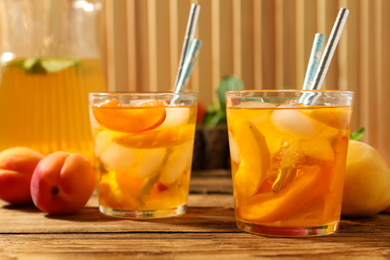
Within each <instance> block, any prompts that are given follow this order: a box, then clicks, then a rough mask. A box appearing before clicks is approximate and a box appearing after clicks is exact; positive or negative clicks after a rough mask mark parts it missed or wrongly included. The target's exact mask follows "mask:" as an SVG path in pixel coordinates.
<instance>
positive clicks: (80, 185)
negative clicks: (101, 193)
mask: <svg viewBox="0 0 390 260" xmlns="http://www.w3.org/2000/svg"><path fill="white" fill-rule="evenodd" d="M95 182H96V177H95V172H94V170H93V167H92V165H91V164H90V162H89V161H88V159H87V158H85V157H84V156H82V155H80V154H77V153H68V152H62V151H59V152H54V153H52V154H49V155H47V156H46V157H45V158H43V159H42V160H41V161H40V162H39V163H38V165H37V167H36V168H35V171H34V173H33V176H32V179H31V196H32V199H33V202H34V204H35V206H36V207H37V208H39V209H40V210H41V211H43V212H46V213H49V214H72V213H75V212H77V211H78V210H80V209H81V208H83V207H84V206H85V204H86V203H87V202H88V200H89V198H90V197H91V195H92V192H93V190H94V188H95Z"/></svg>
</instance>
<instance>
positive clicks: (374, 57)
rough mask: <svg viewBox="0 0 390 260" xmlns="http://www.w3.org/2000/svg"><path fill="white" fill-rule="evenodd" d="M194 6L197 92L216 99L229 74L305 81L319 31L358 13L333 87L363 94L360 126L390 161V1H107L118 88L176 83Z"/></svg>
mask: <svg viewBox="0 0 390 260" xmlns="http://www.w3.org/2000/svg"><path fill="white" fill-rule="evenodd" d="M191 3H196V4H199V5H201V11H200V16H199V22H198V30H197V33H196V38H199V39H201V40H202V41H203V47H202V50H201V53H200V55H199V58H198V61H197V63H196V67H195V68H194V71H193V74H192V77H191V80H190V88H191V90H192V91H195V92H199V93H200V99H201V100H202V101H203V103H204V104H206V106H207V105H209V104H211V103H212V102H213V100H215V99H216V88H217V86H218V82H219V80H220V79H221V78H222V77H224V76H227V75H235V76H237V77H240V78H241V79H242V80H243V82H244V85H245V89H282V88H291V89H299V88H301V87H302V84H303V80H304V76H305V71H306V67H307V64H308V60H309V55H310V51H311V46H312V43H313V39H314V35H315V33H323V34H325V35H326V36H327V39H328V38H329V36H330V33H331V30H332V27H333V24H334V22H335V19H336V17H337V14H338V11H339V9H340V8H341V7H345V8H348V9H349V10H350V14H349V17H348V20H347V23H346V26H345V28H344V31H343V34H342V36H341V38H340V42H339V44H338V47H337V49H336V52H335V55H334V56H333V59H332V62H331V65H330V68H329V71H328V73H327V76H326V79H325V82H324V85H323V86H322V88H323V89H328V90H331V89H340V90H351V91H354V92H355V103H354V111H353V120H352V122H353V123H352V131H354V130H357V129H358V128H360V127H365V129H366V135H365V137H364V138H363V141H365V142H367V143H369V144H370V145H372V146H374V147H375V148H377V149H379V150H380V152H381V153H382V154H383V155H384V157H385V158H386V159H387V161H390V148H389V146H390V134H389V133H388V132H389V128H390V120H389V118H390V102H389V100H388V99H389V98H390V86H389V85H390V48H389V46H390V28H389V26H390V15H389V13H390V1H389V0H127V1H118V0H106V1H105V7H106V9H105V16H104V20H105V21H104V27H105V37H104V39H103V42H102V46H103V48H102V49H103V50H104V57H103V58H104V64H105V67H106V72H107V83H108V88H109V90H112V91H114V90H115V91H166V90H170V89H172V86H173V84H174V81H175V79H176V73H177V67H178V62H179V59H180V54H181V47H182V42H183V39H184V34H185V30H186V25H187V19H188V14H189V10H190V6H191Z"/></svg>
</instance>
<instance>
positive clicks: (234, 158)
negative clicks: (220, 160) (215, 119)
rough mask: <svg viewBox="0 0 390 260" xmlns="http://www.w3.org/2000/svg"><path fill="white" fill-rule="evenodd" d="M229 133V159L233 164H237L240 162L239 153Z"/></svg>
mask: <svg viewBox="0 0 390 260" xmlns="http://www.w3.org/2000/svg"><path fill="white" fill-rule="evenodd" d="M228 133H229V150H230V158H231V159H232V161H234V162H235V163H237V164H239V163H240V162H241V159H240V151H239V150H238V146H237V143H236V141H235V140H234V138H233V136H232V133H231V131H229V132H228Z"/></svg>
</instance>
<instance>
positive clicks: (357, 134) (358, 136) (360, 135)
mask: <svg viewBox="0 0 390 260" xmlns="http://www.w3.org/2000/svg"><path fill="white" fill-rule="evenodd" d="M365 133H366V129H364V127H362V128H360V129H358V130H356V131H355V132H353V133H351V134H350V135H349V139H350V140H355V141H360V140H361V139H362V138H363V136H364V134H365Z"/></svg>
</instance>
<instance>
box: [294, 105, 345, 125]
mask: <svg viewBox="0 0 390 260" xmlns="http://www.w3.org/2000/svg"><path fill="white" fill-rule="evenodd" d="M301 112H302V113H304V114H306V115H307V116H309V117H311V118H313V119H316V120H318V121H320V122H322V123H324V124H326V125H328V126H331V127H334V128H336V129H340V130H346V129H349V127H350V122H351V113H352V109H351V108H350V107H335V108H316V109H304V110H301Z"/></svg>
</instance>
